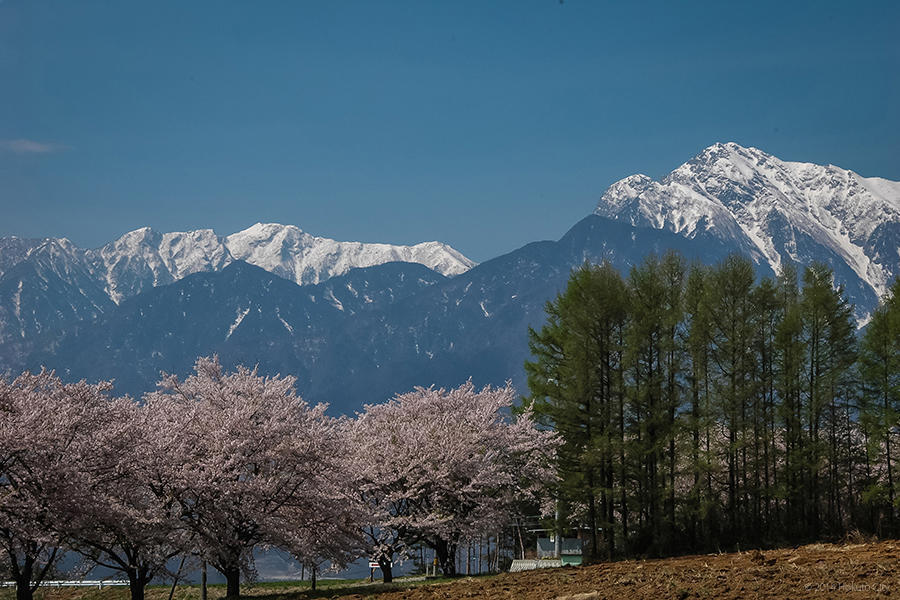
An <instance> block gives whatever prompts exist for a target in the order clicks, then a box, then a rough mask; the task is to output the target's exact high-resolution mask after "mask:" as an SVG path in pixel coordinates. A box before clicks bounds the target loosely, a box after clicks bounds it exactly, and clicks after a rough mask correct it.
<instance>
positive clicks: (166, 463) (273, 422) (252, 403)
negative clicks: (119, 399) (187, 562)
mask: <svg viewBox="0 0 900 600" xmlns="http://www.w3.org/2000/svg"><path fill="white" fill-rule="evenodd" d="M294 382H295V380H294V378H292V377H277V376H276V377H262V376H260V375H258V373H257V371H256V370H255V369H253V370H250V369H247V368H244V367H238V368H237V370H236V371H235V372H232V373H225V372H224V371H223V369H222V366H221V365H220V364H219V361H218V359H217V358H215V357H213V358H201V359H199V360H198V361H197V363H196V365H195V372H194V374H193V375H191V376H190V377H188V378H187V379H185V380H183V381H181V380H179V379H178V378H177V377H175V376H171V375H167V376H164V377H163V379H162V380H161V381H160V383H159V390H158V391H157V392H155V393H152V394H148V395H147V396H146V397H145V404H146V407H147V410H148V411H149V419H150V422H151V425H150V427H149V433H150V436H149V443H150V444H151V446H152V450H151V452H150V453H149V455H150V456H151V457H152V464H151V466H150V474H151V478H152V480H153V482H154V483H153V486H154V489H155V490H156V493H157V494H158V495H159V496H160V497H163V498H167V499H170V500H171V501H172V502H173V506H174V508H175V509H176V512H177V517H178V518H179V520H180V521H181V522H182V523H183V524H184V526H185V527H186V528H188V529H189V530H190V531H191V532H192V533H193V534H194V535H195V544H196V546H197V551H198V553H200V554H201V555H202V556H203V557H204V558H205V559H206V560H208V561H209V562H210V564H212V565H213V566H214V567H216V568H217V569H218V570H219V571H221V572H222V574H223V575H225V578H226V581H227V597H228V598H237V597H238V596H239V592H240V588H239V584H240V577H241V574H242V572H243V573H244V574H245V575H250V576H252V574H253V567H252V560H253V558H252V557H253V554H252V552H253V549H254V548H256V547H268V546H272V547H277V548H281V549H283V550H286V551H288V552H291V553H292V554H293V555H294V556H295V557H296V558H297V559H298V560H299V561H301V562H303V563H304V564H316V563H318V562H320V561H322V560H326V559H327V560H329V561H332V562H333V563H336V564H344V563H345V562H346V561H348V560H349V559H350V558H352V557H353V556H354V555H355V553H358V551H359V549H360V540H359V534H358V521H359V516H358V514H357V513H356V512H355V510H357V507H356V505H355V504H354V503H352V502H350V501H349V500H348V497H347V490H348V489H349V480H348V475H347V473H346V471H345V470H344V469H343V468H342V463H341V460H340V455H341V453H342V452H344V451H345V450H344V448H343V444H342V436H341V431H342V428H341V426H340V424H339V422H338V421H336V420H335V419H332V418H329V417H328V416H326V415H325V409H326V407H325V405H317V406H313V407H310V406H309V405H308V404H306V403H305V402H304V401H303V400H302V399H300V398H299V397H298V396H297V395H296V393H295V392H294Z"/></svg>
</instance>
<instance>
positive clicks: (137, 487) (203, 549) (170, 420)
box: [0, 358, 557, 600]
mask: <svg viewBox="0 0 900 600" xmlns="http://www.w3.org/2000/svg"><path fill="white" fill-rule="evenodd" d="M294 382H295V380H294V379H293V378H291V377H279V376H276V377H263V376H261V375H259V374H258V373H257V372H256V371H255V370H249V369H246V368H242V367H239V368H238V369H237V370H236V371H234V372H225V371H224V370H223V368H222V366H221V365H220V364H219V362H218V360H217V359H216V358H201V359H199V360H198V361H197V363H196V365H195V372H194V374H193V375H191V376H190V377H188V378H186V379H184V380H181V379H179V378H177V377H175V376H169V375H167V376H164V377H163V378H162V380H161V381H160V382H159V386H158V391H156V392H154V393H151V394H148V395H146V396H145V397H144V401H143V402H142V403H140V404H138V403H136V402H133V401H132V400H131V399H129V398H116V397H114V396H112V385H111V384H110V383H109V382H103V383H100V384H96V385H91V384H88V383H85V382H79V383H64V382H63V381H61V380H60V379H59V378H58V377H57V376H55V375H54V374H53V373H50V372H42V373H39V374H32V373H24V374H22V375H20V376H19V377H17V378H16V379H15V380H13V381H7V380H0V545H2V551H3V553H4V555H5V556H3V557H0V569H2V570H5V571H8V575H9V576H10V577H12V578H13V580H15V582H16V586H17V599H18V600H30V599H31V598H32V595H33V593H34V591H35V589H36V588H37V586H38V585H40V582H41V581H42V580H43V579H44V578H45V577H46V576H47V575H48V573H49V572H51V570H52V568H53V565H54V562H55V561H56V560H57V559H58V557H59V556H60V554H61V552H64V551H76V552H78V553H80V554H82V555H84V556H85V557H86V558H88V559H89V560H90V561H92V562H93V563H95V564H98V565H103V566H106V567H109V568H112V569H115V570H117V571H120V572H122V573H124V574H125V576H127V578H128V580H129V583H130V588H131V597H132V600H142V598H143V597H144V589H145V586H146V585H147V583H148V582H150V581H151V580H152V579H153V578H154V577H156V576H159V575H162V574H164V573H165V569H166V564H167V563H168V562H169V561H170V560H171V559H172V558H173V557H176V556H179V555H182V556H185V555H194V556H197V557H200V558H201V559H203V560H205V561H208V562H209V563H210V564H211V565H213V566H214V567H215V568H216V569H218V570H219V571H220V572H221V573H222V574H223V575H224V576H225V578H226V581H227V596H228V597H230V598H235V597H237V596H238V595H239V591H240V590H239V584H240V580H241V577H242V575H244V576H247V577H252V575H253V562H252V561H253V550H254V549H256V548H265V547H274V548H279V549H282V550H285V551H287V552H289V553H291V554H292V555H293V556H294V557H295V558H296V559H297V560H298V561H300V562H301V563H302V564H305V565H308V566H309V567H310V568H313V569H315V568H316V567H318V566H319V565H321V564H323V563H325V562H327V563H330V564H332V565H337V566H341V565H346V564H347V563H348V562H349V561H351V560H353V559H355V558H357V557H361V556H366V555H368V556H372V557H374V558H375V559H376V560H378V561H379V563H381V565H382V568H383V571H384V574H385V579H386V580H390V577H391V571H390V565H391V561H392V560H393V561H397V560H402V559H403V558H405V557H406V556H407V555H408V554H409V553H410V552H411V549H412V546H413V545H414V544H421V543H426V544H428V545H430V546H431V547H433V548H434V550H435V552H436V554H437V556H438V557H439V559H440V562H441V566H442V568H443V570H444V572H445V573H446V574H449V575H453V574H455V562H454V558H455V552H456V547H457V545H458V544H459V542H460V541H461V540H465V539H469V538H472V537H475V536H477V535H479V534H481V533H483V531H484V530H485V529H488V528H490V529H492V530H496V528H497V527H498V526H500V525H502V524H503V523H504V522H506V521H507V519H508V518H509V514H510V511H512V510H513V509H514V507H515V505H516V503H517V502H519V501H522V500H528V499H531V500H536V499H539V498H540V496H541V489H542V486H544V485H545V484H547V483H549V482H550V481H551V480H552V479H553V478H554V477H555V475H554V472H553V469H552V466H551V465H552V462H553V455H554V453H555V448H556V446H557V440H556V437H555V436H554V434H551V433H549V432H546V431H541V430H539V429H538V428H536V427H535V424H534V422H533V420H532V419H531V416H530V414H524V415H520V416H518V417H517V418H515V419H512V418H510V417H509V412H510V411H509V408H510V407H511V405H512V402H513V400H514V399H515V393H514V391H513V389H512V388H511V387H510V386H506V387H504V388H485V389H483V390H476V389H475V388H474V386H473V385H472V384H471V382H470V383H466V384H464V385H462V386H461V387H459V388H456V389H451V390H449V391H447V390H444V389H440V390H436V389H433V388H429V389H424V388H417V389H415V390H414V391H412V392H410V393H407V394H403V395H399V396H397V397H396V398H394V399H393V400H391V401H390V402H388V403H385V404H373V405H368V406H366V407H365V409H364V411H363V412H362V413H360V414H358V415H357V416H356V418H352V419H351V418H337V419H336V418H332V417H330V416H328V415H327V414H326V413H325V410H326V406H324V405H317V406H310V405H308V404H307V403H305V402H304V401H303V400H302V399H301V398H299V397H298V396H297V395H296V393H295V391H294ZM4 562H5V563H6V564H5V565H4V564H3V563H4Z"/></svg>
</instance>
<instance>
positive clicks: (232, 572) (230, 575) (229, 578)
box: [222, 566, 315, 600]
mask: <svg viewBox="0 0 900 600" xmlns="http://www.w3.org/2000/svg"><path fill="white" fill-rule="evenodd" d="M222 574H223V575H225V599H226V600H237V599H238V598H240V597H241V569H240V567H238V566H230V567H228V568H226V569H225V571H224V572H223V573H222ZM313 581H315V580H313ZM314 585H315V584H314Z"/></svg>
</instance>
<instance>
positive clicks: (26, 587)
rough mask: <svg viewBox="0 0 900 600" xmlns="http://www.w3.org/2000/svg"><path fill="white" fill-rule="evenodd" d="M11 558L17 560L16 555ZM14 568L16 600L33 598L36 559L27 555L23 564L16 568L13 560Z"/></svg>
mask: <svg viewBox="0 0 900 600" xmlns="http://www.w3.org/2000/svg"><path fill="white" fill-rule="evenodd" d="M10 552H11V551H10ZM11 558H12V560H13V561H15V556H12V555H11ZM13 569H14V570H15V574H14V575H15V581H16V600H32V598H34V589H33V588H32V587H31V579H32V575H33V574H34V559H33V558H32V557H31V556H27V555H26V557H25V560H24V561H23V563H22V565H20V566H18V568H16V563H15V562H13Z"/></svg>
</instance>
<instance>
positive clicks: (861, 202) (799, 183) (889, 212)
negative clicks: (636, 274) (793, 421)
mask: <svg viewBox="0 0 900 600" xmlns="http://www.w3.org/2000/svg"><path fill="white" fill-rule="evenodd" d="M594 212H595V214H598V215H601V216H604V217H607V218H612V219H618V220H624V221H628V222H630V223H631V224H633V225H638V226H648V227H653V228H656V229H667V230H670V231H673V232H675V233H680V234H682V235H685V236H687V237H695V236H696V235H698V234H699V233H705V234H708V235H712V236H714V237H717V238H719V239H722V240H728V241H731V242H735V243H736V245H737V246H738V247H739V248H740V249H741V250H743V251H746V252H748V253H749V254H751V255H752V256H754V257H755V258H757V259H761V260H762V261H764V262H766V263H768V264H769V265H770V266H771V267H772V268H773V270H778V268H779V267H780V265H781V264H782V262H783V261H786V260H787V261H791V262H796V263H801V264H808V263H809V262H811V261H813V260H823V261H825V262H829V263H832V266H833V267H834V264H833V263H834V261H835V260H838V259H839V260H840V261H843V262H844V263H846V265H847V266H849V268H850V269H851V270H852V271H853V272H854V273H856V275H857V276H858V277H859V278H860V279H861V280H863V281H864V282H865V283H866V284H867V285H868V286H869V287H870V288H871V290H873V291H874V293H876V294H879V295H880V294H882V293H883V292H884V290H885V288H886V286H887V284H888V283H889V282H890V281H891V280H892V279H893V278H894V277H896V276H897V275H900V254H898V250H897V248H898V247H900V182H894V181H888V180H886V179H880V178H874V177H873V178H865V177H861V176H859V175H858V174H856V173H854V172H853V171H849V170H846V169H842V168H840V167H836V166H834V165H827V166H822V165H816V164H812V163H802V162H789V161H783V160H781V159H779V158H777V157H775V156H772V155H770V154H767V153H766V152H763V151H762V150H759V149H757V148H745V147H743V146H741V145H739V144H736V143H734V142H727V143H717V144H714V145H712V146H709V147H708V148H705V149H704V150H702V151H701V152H700V153H699V154H698V155H697V156H695V157H694V158H693V159H691V160H689V161H688V162H686V163H684V164H682V165H681V166H679V167H678V168H676V169H675V170H673V171H672V172H671V173H669V174H668V175H666V176H665V177H663V178H662V179H660V180H659V181H654V180H652V179H650V178H648V177H646V176H645V175H632V176H630V177H626V178H625V179H623V180H621V181H619V182H616V183H614V184H613V185H612V186H610V187H609V189H608V190H607V191H606V192H605V193H604V194H603V197H602V198H601V199H600V202H599V204H598V206H597V209H596V210H595V211H594ZM836 270H837V269H836Z"/></svg>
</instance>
